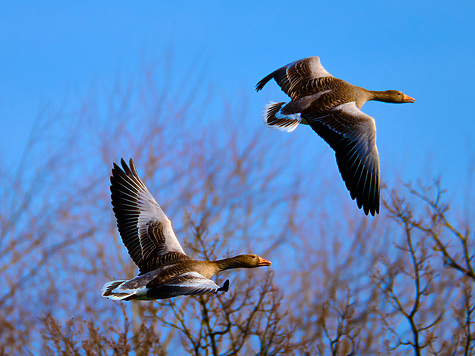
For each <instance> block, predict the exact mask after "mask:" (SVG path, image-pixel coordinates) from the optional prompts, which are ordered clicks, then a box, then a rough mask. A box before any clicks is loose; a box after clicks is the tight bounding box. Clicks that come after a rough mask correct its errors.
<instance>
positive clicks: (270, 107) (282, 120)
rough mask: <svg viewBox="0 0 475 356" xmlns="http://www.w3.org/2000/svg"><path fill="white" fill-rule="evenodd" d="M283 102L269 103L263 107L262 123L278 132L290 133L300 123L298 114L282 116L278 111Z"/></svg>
mask: <svg viewBox="0 0 475 356" xmlns="http://www.w3.org/2000/svg"><path fill="white" fill-rule="evenodd" d="M283 105H285V103H284V102H273V101H271V102H270V103H269V104H267V105H266V106H265V107H264V117H263V118H264V123H265V124H266V125H267V126H269V127H272V128H274V129H277V130H279V131H285V132H292V131H294V130H295V129H296V128H297V126H298V125H299V124H300V122H301V118H300V114H294V115H286V116H284V115H282V114H280V110H281V108H282V106H283Z"/></svg>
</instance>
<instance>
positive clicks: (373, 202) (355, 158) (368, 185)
mask: <svg viewBox="0 0 475 356" xmlns="http://www.w3.org/2000/svg"><path fill="white" fill-rule="evenodd" d="M302 117H303V118H305V119H306V120H307V121H308V123H309V125H310V126H311V127H312V128H313V130H314V131H315V132H316V133H317V134H318V135H320V136H321V137H322V138H323V139H324V140H325V141H326V142H327V143H328V144H329V145H330V146H331V148H333V150H334V151H335V155H336V161H337V164H338V169H339V170H340V173H341V176H342V178H343V180H344V181H345V184H346V187H347V189H348V190H349V191H350V194H351V198H352V199H356V202H357V204H358V207H359V208H360V209H361V208H363V209H364V212H365V214H366V215H368V213H371V214H372V215H374V214H375V213H379V190H380V188H379V155H378V149H377V148H376V125H375V123H374V119H373V118H372V117H371V116H369V115H366V114H365V113H363V112H362V111H360V110H359V109H358V108H357V107H356V103H355V102H349V103H345V104H342V105H339V106H337V107H335V108H334V109H332V110H330V111H329V112H327V113H326V114H322V113H315V112H314V113H312V110H311V108H309V109H308V110H306V111H305V110H304V111H303V112H302Z"/></svg>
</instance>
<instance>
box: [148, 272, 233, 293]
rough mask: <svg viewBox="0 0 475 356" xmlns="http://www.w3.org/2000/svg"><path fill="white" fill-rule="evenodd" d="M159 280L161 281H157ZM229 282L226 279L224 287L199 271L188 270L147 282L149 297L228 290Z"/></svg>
mask: <svg viewBox="0 0 475 356" xmlns="http://www.w3.org/2000/svg"><path fill="white" fill-rule="evenodd" d="M157 281H159V282H158V283H157ZM228 286H229V282H228V281H226V282H225V283H224V286H223V287H220V286H218V285H217V284H216V283H214V282H213V281H212V280H211V279H209V278H206V277H204V276H202V275H201V274H199V273H198V272H186V273H182V274H180V275H178V276H174V277H172V278H170V279H169V280H167V281H165V282H163V281H160V279H156V280H152V281H151V282H150V283H148V284H147V288H149V290H148V292H147V296H148V297H152V298H153V297H154V296H161V295H163V294H165V295H167V296H169V297H176V296H179V295H198V294H204V293H216V292H218V291H220V290H223V291H227V290H228Z"/></svg>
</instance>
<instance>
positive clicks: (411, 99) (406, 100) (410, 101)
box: [403, 94, 416, 103]
mask: <svg viewBox="0 0 475 356" xmlns="http://www.w3.org/2000/svg"><path fill="white" fill-rule="evenodd" d="M403 100H404V101H403V103H413V102H415V101H416V99H414V98H411V97H410V96H409V95H406V94H404V99H403Z"/></svg>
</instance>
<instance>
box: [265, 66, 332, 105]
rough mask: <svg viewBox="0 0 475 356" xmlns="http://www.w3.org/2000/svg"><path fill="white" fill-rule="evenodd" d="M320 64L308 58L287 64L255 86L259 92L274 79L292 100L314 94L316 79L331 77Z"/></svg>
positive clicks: (316, 85)
mask: <svg viewBox="0 0 475 356" xmlns="http://www.w3.org/2000/svg"><path fill="white" fill-rule="evenodd" d="M331 76H332V75H331V74H330V73H328V72H327V71H326V70H325V68H323V66H322V64H321V63H320V58H319V57H308V58H304V59H299V60H298V61H295V62H292V63H289V64H287V65H285V66H283V67H282V68H279V69H277V70H276V71H274V72H272V73H271V74H269V75H268V76H267V77H265V78H263V79H262V80H261V81H260V82H259V83H257V85H256V91H259V90H261V89H262V88H263V87H264V85H266V84H267V82H268V81H269V80H271V79H274V80H275V81H276V82H277V84H278V85H279V86H280V88H281V89H282V91H283V92H284V93H285V94H287V95H288V96H290V98H291V99H292V100H296V99H299V98H301V97H303V96H307V95H310V94H314V93H316V92H318V91H319V88H318V81H317V79H319V78H322V77H331Z"/></svg>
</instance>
